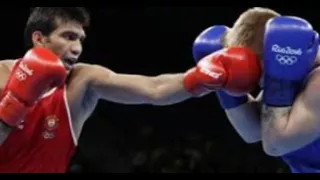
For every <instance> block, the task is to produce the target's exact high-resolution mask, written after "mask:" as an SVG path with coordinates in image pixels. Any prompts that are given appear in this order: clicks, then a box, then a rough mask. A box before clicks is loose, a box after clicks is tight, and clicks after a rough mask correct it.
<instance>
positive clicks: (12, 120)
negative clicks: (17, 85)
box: [0, 93, 28, 127]
mask: <svg viewBox="0 0 320 180" xmlns="http://www.w3.org/2000/svg"><path fill="white" fill-rule="evenodd" d="M27 109H28V108H27V107H26V106H25V105H24V104H23V103H21V102H20V101H18V100H17V99H16V98H15V97H14V96H13V95H12V94H11V93H7V94H6V95H5V96H4V97H3V99H2V100H1V102H0V119H1V120H2V121H3V122H4V123H5V124H6V125H8V126H10V127H17V126H18V125H20V124H21V122H22V120H23V117H24V116H25V115H26V113H27Z"/></svg>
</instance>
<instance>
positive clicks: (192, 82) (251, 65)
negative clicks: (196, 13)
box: [184, 47, 261, 96]
mask: <svg viewBox="0 0 320 180" xmlns="http://www.w3.org/2000/svg"><path fill="white" fill-rule="evenodd" d="M260 75H261V69H260V61H259V60H258V59H257V57H256V55H255V54H254V53H253V52H252V51H251V50H249V49H246V48H242V47H229V48H225V49H222V50H220V51H216V52H214V53H212V54H210V55H209V56H206V57H205V58H203V59H202V60H201V61H199V63H198V64H197V66H196V67H194V68H192V69H190V70H189V71H188V72H187V73H186V74H185V79H184V87H185V89H186V90H187V91H188V92H190V93H191V94H193V95H195V96H202V95H205V94H207V93H209V92H211V91H215V90H220V89H223V90H225V91H226V92H228V93H230V94H232V95H235V96H241V95H243V94H246V93H248V92H249V91H250V90H252V89H253V88H254V87H256V86H257V85H258V83H259V80H260Z"/></svg>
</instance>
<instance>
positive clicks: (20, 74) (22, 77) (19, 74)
mask: <svg viewBox="0 0 320 180" xmlns="http://www.w3.org/2000/svg"><path fill="white" fill-rule="evenodd" d="M16 78H17V79H18V80H19V81H24V80H26V79H27V75H26V73H24V72H22V71H20V70H17V72H16Z"/></svg>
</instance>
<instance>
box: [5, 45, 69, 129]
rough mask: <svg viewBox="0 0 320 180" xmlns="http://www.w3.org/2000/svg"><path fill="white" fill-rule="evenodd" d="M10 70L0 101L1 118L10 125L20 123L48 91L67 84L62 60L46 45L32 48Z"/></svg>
mask: <svg viewBox="0 0 320 180" xmlns="http://www.w3.org/2000/svg"><path fill="white" fill-rule="evenodd" d="M18 63H19V65H18V67H16V68H15V69H14V70H13V71H11V74H10V77H9V80H8V82H7V91H6V92H4V93H5V94H3V95H2V97H3V98H2V99H1V101H0V119H1V120H2V121H3V122H4V123H5V124H7V125H8V126H11V127H16V126H18V125H19V124H20V123H21V120H22V118H23V117H24V116H25V114H26V113H27V110H28V108H29V107H30V106H32V105H33V104H34V103H35V102H36V101H37V100H38V99H39V98H40V97H41V96H42V95H43V93H45V91H46V90H48V89H49V88H52V87H55V86H58V85H60V84H61V83H64V81H65V79H66V76H67V73H66V70H65V68H64V66H63V64H62V62H61V61H60V59H59V58H58V57H57V56H56V55H55V54H54V53H53V52H51V51H49V50H47V49H44V48H33V49H31V50H29V51H28V52H27V53H26V55H25V56H24V57H23V58H22V60H21V61H20V62H18Z"/></svg>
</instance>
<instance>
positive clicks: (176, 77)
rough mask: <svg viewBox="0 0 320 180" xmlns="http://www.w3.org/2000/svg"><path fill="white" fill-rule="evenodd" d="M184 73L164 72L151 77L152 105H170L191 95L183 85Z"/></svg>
mask: <svg viewBox="0 0 320 180" xmlns="http://www.w3.org/2000/svg"><path fill="white" fill-rule="evenodd" d="M183 80H184V74H182V73H181V74H164V75H160V76H157V77H154V78H153V81H154V84H155V86H154V97H153V98H152V101H151V102H150V103H151V104H153V105H170V104H175V103H179V102H182V101H184V100H187V99H189V98H191V97H192V94H190V93H189V92H187V91H186V90H185V88H184V85H183Z"/></svg>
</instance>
